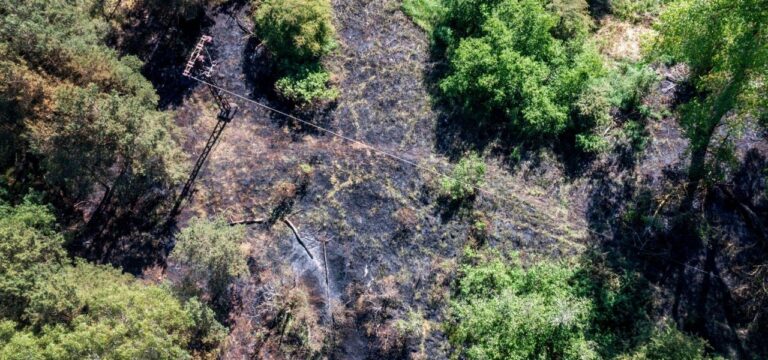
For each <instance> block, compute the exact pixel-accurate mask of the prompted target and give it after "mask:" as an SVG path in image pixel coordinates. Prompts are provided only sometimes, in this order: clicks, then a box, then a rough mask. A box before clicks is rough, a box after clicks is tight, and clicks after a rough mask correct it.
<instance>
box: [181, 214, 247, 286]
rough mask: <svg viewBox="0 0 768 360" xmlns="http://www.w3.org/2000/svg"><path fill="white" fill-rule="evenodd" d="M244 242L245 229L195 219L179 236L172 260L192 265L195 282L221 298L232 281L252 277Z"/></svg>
mask: <svg viewBox="0 0 768 360" xmlns="http://www.w3.org/2000/svg"><path fill="white" fill-rule="evenodd" d="M244 239H245V228H244V227H243V226H229V224H228V223H227V222H226V221H225V220H224V219H215V220H204V219H198V218H193V219H191V220H190V222H189V225H187V227H185V228H184V229H182V230H181V232H180V233H179V235H178V239H177V241H176V247H175V248H174V249H173V252H172V253H171V258H172V259H174V260H175V261H179V262H181V263H184V264H186V265H187V266H189V270H190V271H189V277H190V279H189V280H190V281H191V282H193V283H196V282H199V281H202V282H204V283H206V284H207V285H208V290H209V291H210V292H211V294H213V296H214V297H219V296H221V295H223V294H224V293H225V292H226V289H227V286H229V284H230V283H231V282H232V279H234V278H236V277H238V276H240V275H247V274H248V264H247V263H246V261H245V255H244V254H243V251H242V250H241V244H242V241H243V240H244Z"/></svg>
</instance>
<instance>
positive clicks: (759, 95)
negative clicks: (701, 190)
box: [654, 0, 768, 191]
mask: <svg viewBox="0 0 768 360" xmlns="http://www.w3.org/2000/svg"><path fill="white" fill-rule="evenodd" d="M766 9H768V3H766V2H765V1H764V0H712V1H709V0H707V1H705V0H681V1H677V2H675V3H673V4H670V5H669V7H668V9H667V10H666V11H665V12H664V13H663V14H662V16H661V19H660V21H659V25H658V31H659V36H658V37H657V41H656V43H655V48H654V49H655V53H656V55H657V56H659V57H662V58H666V59H668V60H671V61H677V62H684V63H686V64H688V66H689V67H690V69H691V79H692V81H693V84H694V85H695V87H696V90H697V91H698V93H699V94H700V96H699V97H697V98H695V99H694V100H693V101H691V102H690V103H688V104H686V105H685V106H684V107H682V110H681V112H682V119H681V123H682V125H683V127H684V128H685V130H686V134H687V137H688V138H689V140H690V147H691V158H692V160H691V167H690V177H691V183H692V184H693V186H692V187H691V188H690V190H691V191H693V190H695V187H696V186H698V183H699V181H700V180H702V179H703V180H707V181H717V180H718V179H719V178H721V177H722V176H723V173H724V169H723V167H724V166H727V165H728V162H727V161H724V160H727V159H729V158H730V157H731V156H730V155H729V154H730V149H731V142H730V139H731V138H732V137H731V136H730V134H732V133H734V132H736V131H737V130H738V128H739V125H738V124H739V123H741V122H742V121H743V120H744V119H745V118H747V117H750V116H751V117H755V118H758V119H761V120H763V122H765V121H766V119H768V117H767V116H766V114H768V113H767V112H766V111H765V109H766V108H768V99H766V97H765V93H766V92H768V84H766V82H765V79H766V77H768V37H766V36H765V28H766V24H768V11H766ZM723 125H727V126H724V129H725V130H726V131H727V132H728V133H729V136H725V137H721V138H719V140H718V141H717V142H716V143H712V142H713V135H714V134H715V131H716V129H718V128H719V127H721V126H723ZM710 155H711V156H710ZM708 159H709V160H708Z"/></svg>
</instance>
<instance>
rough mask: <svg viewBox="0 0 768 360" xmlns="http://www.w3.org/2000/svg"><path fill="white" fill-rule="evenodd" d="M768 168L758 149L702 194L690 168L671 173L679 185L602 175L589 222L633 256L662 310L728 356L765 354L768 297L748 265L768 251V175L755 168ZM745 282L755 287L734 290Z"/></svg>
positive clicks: (620, 252) (612, 247)
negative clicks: (766, 234)
mask: <svg viewBox="0 0 768 360" xmlns="http://www.w3.org/2000/svg"><path fill="white" fill-rule="evenodd" d="M767 166H768V164H767V163H766V159H765V157H764V156H763V155H761V154H759V153H758V152H757V151H756V150H754V149H753V150H750V151H748V152H747V153H746V156H745V157H744V161H743V162H742V163H741V165H740V167H739V169H737V170H736V171H735V172H734V176H733V183H732V184H731V185H725V184H721V185H717V186H714V187H712V188H710V189H709V190H708V191H705V192H704V193H702V192H699V191H691V190H690V189H691V188H690V186H691V183H690V180H691V173H690V172H686V171H685V170H683V169H679V168H668V169H666V170H665V171H664V177H665V178H666V180H665V181H666V182H667V183H668V184H672V185H671V186H660V185H659V184H658V183H652V182H643V183H641V184H640V185H638V186H637V187H636V188H635V187H632V186H627V185H623V184H622V182H621V181H620V180H617V179H613V178H611V177H610V176H608V174H605V173H602V174H601V173H599V172H598V173H596V174H595V177H594V178H593V180H592V181H593V187H592V188H593V191H592V193H591V195H590V202H589V210H588V221H589V226H590V228H591V230H592V231H593V232H595V233H598V234H600V237H599V238H598V239H596V240H597V243H598V244H599V248H600V250H601V251H604V252H607V253H611V254H614V255H612V256H617V257H620V258H622V259H625V260H626V261H625V262H624V263H623V265H622V266H625V267H626V269H627V271H633V272H637V273H638V274H641V275H642V276H643V278H644V279H646V280H647V281H649V282H650V283H651V284H653V287H654V288H657V289H658V294H657V296H658V298H657V302H658V307H659V308H658V309H656V310H655V311H657V312H658V314H657V316H661V317H664V316H669V317H670V318H672V319H673V320H674V321H675V322H676V323H677V324H678V326H679V327H680V328H681V329H683V330H684V331H687V332H691V333H694V334H697V335H699V336H702V337H704V338H705V339H707V340H708V341H709V342H710V344H711V345H712V347H713V348H714V349H715V350H716V351H717V352H719V353H721V354H724V355H727V356H729V357H736V358H750V356H752V355H755V354H759V357H762V356H765V355H766V346H765V345H764V344H763V342H761V341H760V340H757V339H761V338H764V336H765V334H766V330H768V327H766V321H765V319H764V316H762V315H760V314H761V312H760V311H757V312H755V310H754V309H759V308H764V307H765V306H766V304H768V300H767V299H768V297H762V298H760V299H759V300H758V299H755V296H753V294H754V293H758V294H762V293H761V292H760V291H759V290H757V289H756V288H754V287H750V286H752V285H751V284H753V283H750V281H749V277H748V276H746V274H745V273H744V272H743V271H744V270H743V269H755V267H756V266H758V267H759V266H760V265H761V264H764V263H765V260H764V259H765V258H766V255H768V252H766V249H768V247H766V246H765V242H762V241H760V238H761V237H762V235H760V232H761V230H760V229H764V224H763V222H764V220H763V219H765V218H768V207H766V200H765V176H764V175H759V174H761V172H759V171H756V170H758V169H761V168H762V169H764V168H766V167H767ZM686 185H687V186H686ZM761 190H762V191H761ZM756 199H759V201H758V200H756ZM740 269H741V270H740ZM745 288H749V289H751V290H752V291H753V294H752V295H747V296H745V292H744V291H743V290H741V291H738V290H736V289H745ZM747 293H749V292H747ZM758 304H759V305H758ZM748 309H753V310H751V311H750V310H748Z"/></svg>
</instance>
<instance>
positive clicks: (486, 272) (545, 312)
mask: <svg viewBox="0 0 768 360" xmlns="http://www.w3.org/2000/svg"><path fill="white" fill-rule="evenodd" d="M467 255H468V258H469V260H470V263H467V264H465V265H463V266H462V267H461V269H460V271H459V280H458V283H457V290H456V291H457V295H456V297H455V299H454V300H453V301H452V302H451V304H450V311H449V314H450V322H449V323H448V327H447V330H448V336H449V341H450V342H451V343H452V344H453V345H454V346H455V347H456V348H457V349H460V350H459V351H460V352H461V353H462V354H463V355H464V356H466V358H468V359H536V358H540V359H544V358H546V359H596V358H598V356H597V353H596V352H595V347H596V345H595V344H594V343H592V342H590V341H588V340H587V339H586V336H585V332H586V329H587V327H588V326H589V317H590V309H591V306H592V303H591V301H590V300H589V299H588V298H583V297H579V296H576V295H575V294H576V289H575V288H574V287H573V283H572V282H571V281H570V280H571V278H572V277H573V275H574V274H575V273H574V268H573V267H568V266H562V265H556V264H551V263H542V264H538V265H534V266H532V267H530V268H528V269H523V268H522V267H521V266H520V265H519V264H518V263H513V264H509V265H508V264H506V263H505V262H503V261H502V260H500V259H499V258H497V257H494V258H483V256H480V255H477V254H474V253H472V252H471V251H468V252H467Z"/></svg>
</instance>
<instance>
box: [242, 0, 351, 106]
mask: <svg viewBox="0 0 768 360" xmlns="http://www.w3.org/2000/svg"><path fill="white" fill-rule="evenodd" d="M331 14H332V8H331V3H330V1H328V0H265V1H262V2H259V3H258V5H257V7H256V10H255V12H254V22H255V26H256V33H257V34H258V35H259V37H261V39H263V41H264V44H265V45H266V46H267V49H269V50H270V52H271V53H272V54H274V55H275V57H276V58H277V68H278V72H279V73H280V76H281V77H282V78H281V79H280V80H278V81H277V83H276V84H275V87H276V90H277V92H278V94H280V95H281V96H283V97H284V98H286V99H287V100H290V101H292V102H293V103H296V104H299V105H308V104H311V103H314V102H318V101H330V100H333V99H335V98H336V97H337V96H338V90H336V89H334V88H332V87H329V83H330V74H328V72H327V71H326V70H325V69H323V67H322V65H321V64H320V59H321V57H323V56H325V55H327V54H329V53H330V52H331V50H333V49H334V48H335V47H336V29H335V28H334V26H333V22H332V16H331Z"/></svg>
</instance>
